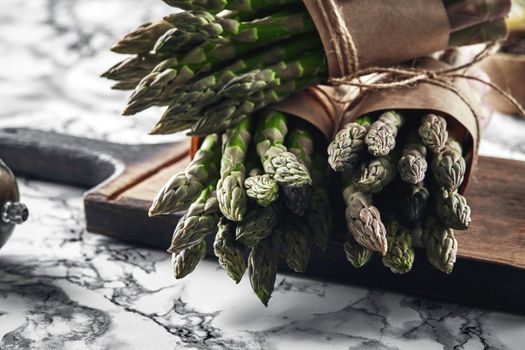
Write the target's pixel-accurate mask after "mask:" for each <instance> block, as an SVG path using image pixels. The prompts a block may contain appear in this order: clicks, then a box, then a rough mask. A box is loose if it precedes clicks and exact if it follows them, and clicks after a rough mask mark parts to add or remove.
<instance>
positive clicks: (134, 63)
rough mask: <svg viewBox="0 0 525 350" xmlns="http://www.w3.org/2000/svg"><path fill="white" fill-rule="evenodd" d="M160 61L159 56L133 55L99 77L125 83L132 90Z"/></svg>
mask: <svg viewBox="0 0 525 350" xmlns="http://www.w3.org/2000/svg"><path fill="white" fill-rule="evenodd" d="M161 59H162V57H161V56H159V55H154V54H151V53H146V54H141V55H133V56H130V57H128V58H126V59H125V60H123V61H121V62H119V63H117V64H116V65H114V66H113V67H111V68H110V69H108V70H107V71H106V72H104V73H102V75H101V77H103V78H107V79H111V80H117V81H126V82H128V83H130V84H131V86H132V88H134V87H135V85H137V84H138V83H139V82H140V80H141V79H142V78H144V77H145V76H146V75H147V74H148V73H149V72H150V71H151V70H152V69H153V68H154V67H155V65H157V64H158V63H159V62H160V60H161Z"/></svg>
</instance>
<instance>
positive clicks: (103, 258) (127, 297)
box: [0, 0, 525, 350]
mask: <svg viewBox="0 0 525 350" xmlns="http://www.w3.org/2000/svg"><path fill="white" fill-rule="evenodd" d="M165 10H166V7H165V6H164V5H163V4H162V3H161V1H160V0H91V1H88V0H47V1H46V0H31V1H19V0H2V2H1V4H0V52H1V53H2V54H0V105H1V106H2V108H0V127H5V126H31V127H36V128H41V129H46V130H56V131H60V132H64V133H69V134H74V135H82V136H88V137H93V138H99V139H106V140H111V141H120V142H129V143H134V142H155V141H158V138H157V139H155V138H152V137H149V136H145V133H146V131H147V129H148V128H149V127H150V126H151V125H152V123H153V120H154V118H155V116H156V115H157V111H151V112H149V113H145V114H144V115H142V116H140V117H137V118H124V117H121V116H119V111H120V109H121V108H122V106H123V103H124V99H125V97H126V94H123V93H117V92H112V91H110V90H109V83H107V82H105V81H103V80H102V79H99V78H98V74H100V73H101V72H102V71H103V70H104V69H105V68H106V67H107V66H109V65H110V64H112V63H113V62H114V61H115V60H116V57H115V56H113V55H111V54H109V53H108V52H107V48H108V47H109V46H110V45H111V43H112V42H113V41H114V40H115V39H116V38H117V37H118V36H119V35H121V34H123V33H124V32H126V31H127V30H129V29H131V28H132V27H134V26H135V25H136V24H137V23H139V22H140V21H144V20H147V19H152V18H156V17H158V16H160V15H161V14H162V13H164V11H165ZM484 136H485V137H484V140H483V142H482V146H481V151H482V153H484V154H490V155H495V156H501V157H508V158H515V159H521V160H525V122H524V121H518V120H514V119H511V118H508V117H504V116H497V117H495V118H494V119H493V120H492V122H491V125H490V127H489V131H487V132H486V133H485V135H484ZM20 187H21V192H22V196H23V198H24V201H25V202H26V203H27V204H28V205H29V207H30V209H31V216H30V219H29V221H28V222H27V223H26V224H24V225H22V226H20V227H19V228H18V230H17V231H16V232H15V234H14V236H13V238H12V239H11V240H10V241H9V242H8V243H7V245H6V246H5V247H4V248H3V249H2V250H1V251H0V349H181V348H188V349H208V348H210V349H222V348H225V349H429V350H430V349H465V350H466V349H469V350H472V349H523V348H525V317H521V316H515V315H510V314H504V313H499V312H491V311H486V310H482V309H475V308H467V307H462V306H459V305H453V304H445V303H436V302H430V301H428V300H425V299H421V298H414V297H410V296H405V295H399V294H393V293H388V292H382V291H377V290H369V289H365V288H360V287H353V286H345V285H338V284H334V283H325V282H320V281H316V280H310V279H306V278H300V277H296V276H289V275H279V276H278V278H277V287H276V291H275V293H274V297H273V298H272V300H271V302H270V306H269V307H268V308H264V307H263V306H262V305H261V304H260V303H259V301H258V300H257V299H256V297H255V296H254V295H253V293H252V292H251V290H250V286H249V283H248V281H247V279H244V280H243V281H242V282H241V283H240V285H239V286H235V285H234V284H233V283H232V282H231V281H230V280H229V279H228V278H227V277H226V274H225V273H223V271H221V270H220V269H219V268H218V266H217V264H216V263H215V262H213V261H211V260H206V261H204V262H202V263H201V264H200V265H199V267H198V268H197V270H196V271H195V272H194V273H193V274H191V275H190V276H189V277H187V278H186V279H184V280H183V281H175V280H174V279H173V277H172V273H171V268H170V260H169V256H167V254H165V253H163V252H161V251H152V250H148V249H142V248H137V247H133V246H128V245H125V244H121V243H118V242H115V241H111V240H109V239H106V238H103V237H100V236H97V235H94V234H91V233H89V232H86V231H85V229H84V225H85V222H84V216H83V210H82V191H81V190H79V189H75V188H70V187H65V186H60V185H54V184H48V183H41V182H37V181H29V180H25V179H20Z"/></svg>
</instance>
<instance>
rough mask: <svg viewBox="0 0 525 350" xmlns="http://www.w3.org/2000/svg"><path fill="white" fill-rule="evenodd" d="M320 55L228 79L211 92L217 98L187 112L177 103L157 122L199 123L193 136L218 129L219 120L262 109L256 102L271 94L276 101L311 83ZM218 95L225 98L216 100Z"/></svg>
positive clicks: (305, 57)
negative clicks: (186, 121) (172, 120)
mask: <svg viewBox="0 0 525 350" xmlns="http://www.w3.org/2000/svg"><path fill="white" fill-rule="evenodd" d="M321 56H322V55H320V54H311V55H310V54H307V55H304V56H303V57H301V58H298V59H294V60H290V61H281V62H279V63H277V64H275V65H273V66H271V67H270V68H268V69H265V70H264V71H263V72H261V71H260V70H255V73H254V72H250V73H247V74H243V75H240V76H238V77H237V78H233V79H231V80H230V81H229V82H228V83H227V84H226V85H225V86H224V87H223V88H222V89H221V90H220V91H219V92H211V95H212V96H215V97H216V98H213V97H211V96H208V97H206V99H207V101H199V102H198V103H197V104H196V106H195V109H189V108H190V107H191V106H186V107H185V108H182V109H181V105H180V104H177V103H176V104H173V105H171V106H170V107H169V108H168V109H167V110H166V112H165V113H164V114H163V116H162V118H161V120H160V123H162V122H165V121H167V120H170V119H175V118H176V119H178V120H186V119H190V120H194V121H197V122H198V124H197V126H196V127H195V128H193V129H194V130H193V132H194V133H200V134H206V133H209V132H210V131H211V130H210V129H209V127H206V126H207V125H209V126H210V127H212V128H213V127H214V128H216V129H217V125H221V123H220V121H223V122H224V121H225V120H230V119H232V118H234V117H235V116H240V115H243V114H247V113H251V112H254V111H255V110H256V109H259V108H262V107H264V105H265V104H267V103H264V104H262V105H261V104H260V103H259V102H264V99H265V98H267V94H270V97H273V95H274V94H277V95H276V96H275V99H272V100H271V101H270V102H276V101H278V100H279V99H280V98H282V97H286V96H288V95H290V94H291V93H292V92H295V91H297V90H298V89H300V88H301V87H302V86H308V85H309V84H311V82H312V81H313V80H315V78H316V77H317V76H318V72H319V62H321V61H324V58H323V57H321ZM258 73H260V74H264V75H266V76H267V78H268V80H267V81H263V80H260V79H259V77H257V74H258ZM253 74H255V77H254V76H253ZM252 79H255V83H254V84H252V83H250V81H251V80H252ZM299 79H302V80H304V81H305V83H303V84H302V85H301V84H297V83H295V81H298V80H299ZM281 81H285V82H286V84H282V85H281ZM252 82H253V81H252ZM221 95H226V96H225V98H223V99H222V100H219V99H218V98H219V97H220V96H221ZM215 102H216V103H215ZM214 103H215V104H214ZM258 103H259V105H258V106H257V104H258ZM256 106H257V107H256Z"/></svg>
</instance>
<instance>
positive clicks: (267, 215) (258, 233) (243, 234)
mask: <svg viewBox="0 0 525 350" xmlns="http://www.w3.org/2000/svg"><path fill="white" fill-rule="evenodd" d="M277 222H278V215H277V213H276V210H275V208H273V207H272V206H268V207H261V206H253V207H251V208H250V209H249V210H248V212H247V213H246V216H245V217H244V220H243V221H241V222H238V223H237V227H236V229H235V239H236V240H237V241H238V242H240V243H242V244H244V245H245V246H248V247H255V246H256V245H257V244H258V243H259V242H260V241H261V240H263V239H265V238H267V237H269V236H270V235H271V233H272V230H273V229H274V227H275V226H276V225H277Z"/></svg>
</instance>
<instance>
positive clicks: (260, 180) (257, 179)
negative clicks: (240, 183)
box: [244, 174, 279, 207]
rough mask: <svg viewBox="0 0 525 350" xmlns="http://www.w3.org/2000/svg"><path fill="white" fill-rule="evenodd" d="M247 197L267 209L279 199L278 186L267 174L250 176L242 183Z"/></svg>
mask: <svg viewBox="0 0 525 350" xmlns="http://www.w3.org/2000/svg"><path fill="white" fill-rule="evenodd" d="M244 186H246V194H247V195H248V197H250V198H252V199H254V200H255V202H256V203H257V204H259V205H261V206H263V207H267V206H269V205H270V204H272V203H273V202H275V201H276V200H277V198H278V197H279V186H278V185H277V182H276V181H275V180H274V179H273V178H272V176H271V175H268V174H259V175H252V176H250V177H248V178H247V179H246V181H244Z"/></svg>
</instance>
